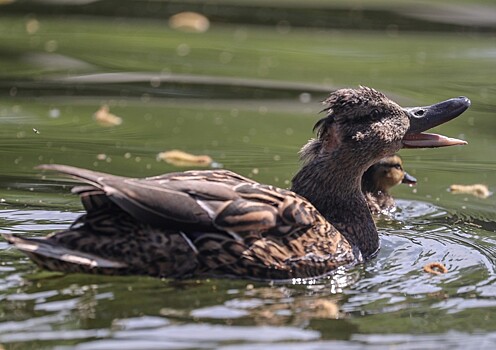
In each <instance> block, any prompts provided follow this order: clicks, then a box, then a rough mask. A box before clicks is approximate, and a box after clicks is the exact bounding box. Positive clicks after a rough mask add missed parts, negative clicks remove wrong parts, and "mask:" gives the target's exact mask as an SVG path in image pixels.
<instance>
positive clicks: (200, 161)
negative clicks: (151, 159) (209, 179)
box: [157, 149, 213, 166]
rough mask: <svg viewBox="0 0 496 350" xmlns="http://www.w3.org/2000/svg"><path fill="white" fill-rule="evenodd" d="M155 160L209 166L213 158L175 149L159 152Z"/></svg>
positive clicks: (179, 164) (174, 163)
mask: <svg viewBox="0 0 496 350" xmlns="http://www.w3.org/2000/svg"><path fill="white" fill-rule="evenodd" d="M157 160H163V161H165V162H167V163H169V164H172V165H175V166H191V165H197V166H210V165H212V163H213V160H212V158H211V157H210V156H207V155H194V154H190V153H186V152H183V151H180V150H177V149H174V150H171V151H166V152H160V153H159V154H158V155H157Z"/></svg>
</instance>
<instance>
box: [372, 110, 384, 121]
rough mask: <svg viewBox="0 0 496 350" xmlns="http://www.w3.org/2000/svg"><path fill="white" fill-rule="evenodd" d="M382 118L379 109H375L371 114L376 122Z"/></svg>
mask: <svg viewBox="0 0 496 350" xmlns="http://www.w3.org/2000/svg"><path fill="white" fill-rule="evenodd" d="M381 116H382V113H381V112H380V111H379V110H378V109H374V110H372V112H370V117H371V118H372V119H374V120H377V119H380V118H381Z"/></svg>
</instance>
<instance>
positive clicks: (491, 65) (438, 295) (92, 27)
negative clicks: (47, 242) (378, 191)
mask: <svg viewBox="0 0 496 350" xmlns="http://www.w3.org/2000/svg"><path fill="white" fill-rule="evenodd" d="M188 4H189V5H188ZM188 4H186V5H185V4H182V3H179V2H177V3H176V2H154V1H150V2H146V1H136V2H133V3H130V4H128V5H127V6H126V5H122V4H121V3H120V2H119V3H118V4H117V3H115V2H112V1H97V2H91V3H89V4H86V5H71V6H68V5H62V4H50V3H48V2H47V3H41V2H33V3H31V2H13V3H12V4H10V5H2V15H1V16H2V17H1V20H0V66H1V67H2V68H1V69H0V163H1V170H0V232H17V233H23V234H26V235H33V236H39V235H45V234H47V233H49V232H51V231H53V230H58V229H63V228H65V227H67V225H69V224H70V223H71V222H72V221H73V220H74V219H75V218H76V217H77V216H78V215H80V214H81V213H82V209H81V205H80V203H79V200H78V199H77V198H75V197H74V196H72V195H71V194H70V187H71V186H72V182H70V180H67V179H60V178H59V177H57V176H55V175H52V174H41V173H40V172H39V171H38V170H35V169H34V166H35V165H37V164H40V163H44V162H48V163H50V162H56V163H64V164H72V165H78V166H81V167H88V168H91V169H96V170H100V171H108V172H112V173H115V174H122V175H124V174H125V175H128V176H150V175H156V174H160V173H165V172H170V171H177V170H178V168H177V167H174V166H173V165H170V164H167V163H165V162H163V161H159V160H157V154H158V153H159V152H162V151H165V150H170V149H181V150H184V151H187V152H191V153H194V154H208V155H210V156H211V157H212V158H213V159H214V160H215V162H216V164H217V166H219V167H223V168H226V169H230V170H234V171H236V172H239V173H240V174H242V175H245V176H249V177H252V178H254V179H256V180H257V181H260V182H264V183H270V184H274V185H277V186H281V187H288V186H289V180H290V179H291V177H292V176H293V174H294V173H295V171H296V170H297V168H298V159H297V152H298V150H299V148H300V147H301V145H302V144H304V143H305V142H306V141H307V140H308V139H309V138H310V137H312V136H313V135H312V132H311V129H312V126H313V124H314V123H315V122H316V120H318V118H319V114H318V113H319V110H320V108H321V106H320V104H319V101H321V100H322V99H323V98H325V96H326V94H327V93H328V92H329V91H331V90H332V89H335V88H338V87H343V86H357V85H358V84H362V85H367V86H371V87H374V88H377V89H379V90H382V91H384V92H385V93H387V94H388V95H389V96H391V97H392V98H393V99H394V100H396V101H398V102H399V103H400V104H402V105H405V106H414V105H427V104H431V103H434V102H437V101H440V100H442V99H446V98H450V97H455V96H460V95H464V96H468V97H469V98H470V99H471V100H472V107H471V108H470V109H469V110H468V111H467V112H466V113H465V114H464V115H463V116H462V117H460V118H459V119H457V120H454V121H452V122H450V123H449V124H447V125H443V126H441V127H439V128H438V132H441V133H443V134H445V135H448V136H452V137H458V138H462V139H465V140H467V141H468V142H469V144H468V145H467V146H464V147H450V148H446V149H435V150H404V151H402V152H401V156H402V157H403V159H404V163H405V168H406V169H407V170H408V171H409V172H410V173H411V174H412V175H414V176H416V177H417V179H418V185H417V186H416V187H415V188H409V187H406V186H402V187H398V188H396V189H395V190H394V195H395V197H397V198H399V200H398V210H397V212H396V213H394V214H393V215H392V216H391V217H382V218H380V219H379V220H378V222H377V225H378V227H379V231H380V236H381V247H382V248H381V251H380V253H379V255H378V256H377V258H375V259H373V260H371V261H369V262H368V263H366V264H364V265H359V266H356V267H354V268H352V269H349V270H338V271H336V273H335V274H334V275H333V276H331V277H329V278H327V279H324V280H318V281H295V282H294V283H292V284H271V283H254V282H251V281H244V280H225V279H209V280H186V281H169V280H160V279H152V278H145V277H112V278H109V277H105V276H88V275H61V274H56V273H47V272H44V271H40V270H38V269H37V268H36V267H35V266H34V265H33V264H32V263H31V262H30V261H29V260H28V259H27V258H25V257H24V256H23V255H22V254H20V253H18V252H17V251H15V250H14V249H11V248H10V247H8V246H7V244H6V243H5V241H3V240H0V344H2V346H3V347H4V348H5V349H24V348H33V349H73V348H76V349H136V348H143V349H224V350H226V349H230V350H231V349H238V350H239V349H252V348H255V347H262V348H269V347H270V348H274V349H293V348H294V349H296V348H298V349H312V350H313V349H328V348H332V347H334V348H340V349H341V348H342V349H363V348H370V349H383V348H388V347H395V348H399V349H420V348H421V349H439V348H480V349H482V348H488V349H489V348H493V347H494V346H495V345H496V284H495V279H496V273H495V263H496V261H495V260H496V241H495V237H494V234H495V232H496V211H495V208H496V199H495V197H494V196H490V197H488V198H485V199H482V198H477V197H474V196H471V195H454V194H452V193H450V192H448V191H447V189H448V187H449V186H450V185H451V184H454V183H461V184H474V183H482V184H485V185H487V186H489V189H490V191H494V190H495V189H496V176H495V171H496V161H495V158H494V154H495V152H496V142H495V136H496V125H495V122H494V114H495V113H496V103H495V99H494V95H495V93H496V86H495V84H494V79H493V78H494V74H495V73H496V64H495V61H494V58H495V55H496V36H495V26H496V24H495V23H494V20H493V18H496V17H494V16H491V14H493V13H495V12H496V8H495V7H494V5H493V4H492V2H490V1H480V2H479V3H478V5H466V4H464V3H463V2H459V3H458V2H450V3H446V2H440V1H439V2H429V4H424V6H419V5H418V4H417V3H416V2H415V3H411V2H409V1H399V2H397V4H396V5H395V6H394V7H391V6H389V5H387V4H386V6H385V5H384V4H385V3H384V2H382V1H374V2H370V3H368V4H362V3H360V2H356V1H353V2H342V1H337V2H322V1H312V2H310V3H309V4H308V5H307V7H303V8H302V7H301V6H300V5H295V3H294V2H292V1H288V2H278V3H277V5H271V6H272V7H270V6H269V5H266V6H268V7H260V6H264V4H257V5H256V6H255V5H253V4H251V3H247V2H244V1H239V2H230V3H229V4H222V3H219V4H220V5H216V6H214V5H212V4H210V3H208V4H206V5H201V4H196V3H195V2H191V3H188ZM185 9H190V10H196V11H204V13H206V14H207V16H209V18H210V19H211V23H210V28H209V29H208V31H206V32H204V33H186V32H181V31H174V30H172V29H170V28H169V27H168V24H167V18H168V17H169V16H170V15H171V14H173V13H176V12H178V11H180V10H185ZM104 104H106V105H108V106H109V107H110V111H111V112H112V113H114V114H115V115H118V116H119V117H121V118H122V120H123V122H122V124H121V125H118V126H114V127H102V126H101V125H99V124H97V123H96V122H95V120H94V118H93V114H94V113H95V112H96V111H97V110H98V109H99V108H100V107H101V106H102V105H104ZM179 169H186V168H179ZM434 261H439V262H442V263H443V264H445V265H446V267H447V268H448V270H449V271H448V273H446V274H444V275H440V276H434V275H430V274H427V273H425V272H424V271H423V266H424V265H425V264H427V263H429V262H434Z"/></svg>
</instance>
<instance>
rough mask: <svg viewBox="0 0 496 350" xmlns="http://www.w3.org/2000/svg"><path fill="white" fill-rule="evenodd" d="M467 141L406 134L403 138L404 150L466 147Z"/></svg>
mask: <svg viewBox="0 0 496 350" xmlns="http://www.w3.org/2000/svg"><path fill="white" fill-rule="evenodd" d="M466 144H467V141H464V140H460V139H455V138H452V137H446V136H443V135H438V134H428V133H419V134H406V135H405V137H404V138H403V148H433V147H447V146H457V145H466Z"/></svg>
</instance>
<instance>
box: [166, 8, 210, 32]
mask: <svg viewBox="0 0 496 350" xmlns="http://www.w3.org/2000/svg"><path fill="white" fill-rule="evenodd" d="M169 27H171V28H172V29H176V30H181V31H184V32H194V33H205V32H206V31H207V30H208V28H209V27H210V21H209V20H208V18H207V17H205V16H204V15H202V14H199V13H197V12H180V13H177V14H175V15H174V16H171V17H170V18H169Z"/></svg>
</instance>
